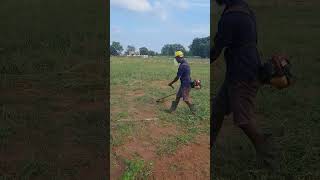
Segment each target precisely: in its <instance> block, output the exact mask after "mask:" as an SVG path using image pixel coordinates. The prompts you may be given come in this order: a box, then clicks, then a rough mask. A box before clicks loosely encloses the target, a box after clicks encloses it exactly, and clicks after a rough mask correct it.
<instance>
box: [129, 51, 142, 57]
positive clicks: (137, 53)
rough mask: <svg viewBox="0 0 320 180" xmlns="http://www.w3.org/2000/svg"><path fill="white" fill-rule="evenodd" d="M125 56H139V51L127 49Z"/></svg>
mask: <svg viewBox="0 0 320 180" xmlns="http://www.w3.org/2000/svg"><path fill="white" fill-rule="evenodd" d="M127 56H140V52H139V51H138V52H135V51H129V52H128V55H127Z"/></svg>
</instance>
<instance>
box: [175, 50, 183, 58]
mask: <svg viewBox="0 0 320 180" xmlns="http://www.w3.org/2000/svg"><path fill="white" fill-rule="evenodd" d="M175 57H183V52H182V51H176V52H175Z"/></svg>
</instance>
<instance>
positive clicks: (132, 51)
mask: <svg viewBox="0 0 320 180" xmlns="http://www.w3.org/2000/svg"><path fill="white" fill-rule="evenodd" d="M135 51H136V48H135V47H134V46H131V45H129V46H127V50H126V52H125V54H127V55H128V54H129V53H134V52H135Z"/></svg>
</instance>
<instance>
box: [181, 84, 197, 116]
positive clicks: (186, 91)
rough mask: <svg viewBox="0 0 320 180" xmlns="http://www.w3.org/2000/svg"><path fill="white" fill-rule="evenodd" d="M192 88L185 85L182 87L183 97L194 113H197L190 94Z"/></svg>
mask: <svg viewBox="0 0 320 180" xmlns="http://www.w3.org/2000/svg"><path fill="white" fill-rule="evenodd" d="M190 89H191V87H183V89H182V97H183V101H184V102H185V103H186V104H187V105H188V107H189V108H190V111H191V112H192V114H194V115H195V113H196V109H195V107H194V104H192V102H191V98H190V96H189V94H190Z"/></svg>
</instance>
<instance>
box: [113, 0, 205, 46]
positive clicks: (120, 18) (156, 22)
mask: <svg viewBox="0 0 320 180" xmlns="http://www.w3.org/2000/svg"><path fill="white" fill-rule="evenodd" d="M110 4H111V8H110V40H111V42H112V41H118V42H120V43H121V44H122V46H123V48H124V49H126V47H127V45H134V46H135V47H136V49H138V48H140V47H143V46H145V47H147V48H148V49H150V50H154V51H157V52H160V51H161V48H162V47H163V45H165V44H171V43H179V44H182V45H183V46H185V48H187V47H188V46H189V45H190V44H191V43H192V40H193V39H194V38H196V37H206V36H209V34H210V1H209V0H111V1H110Z"/></svg>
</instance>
